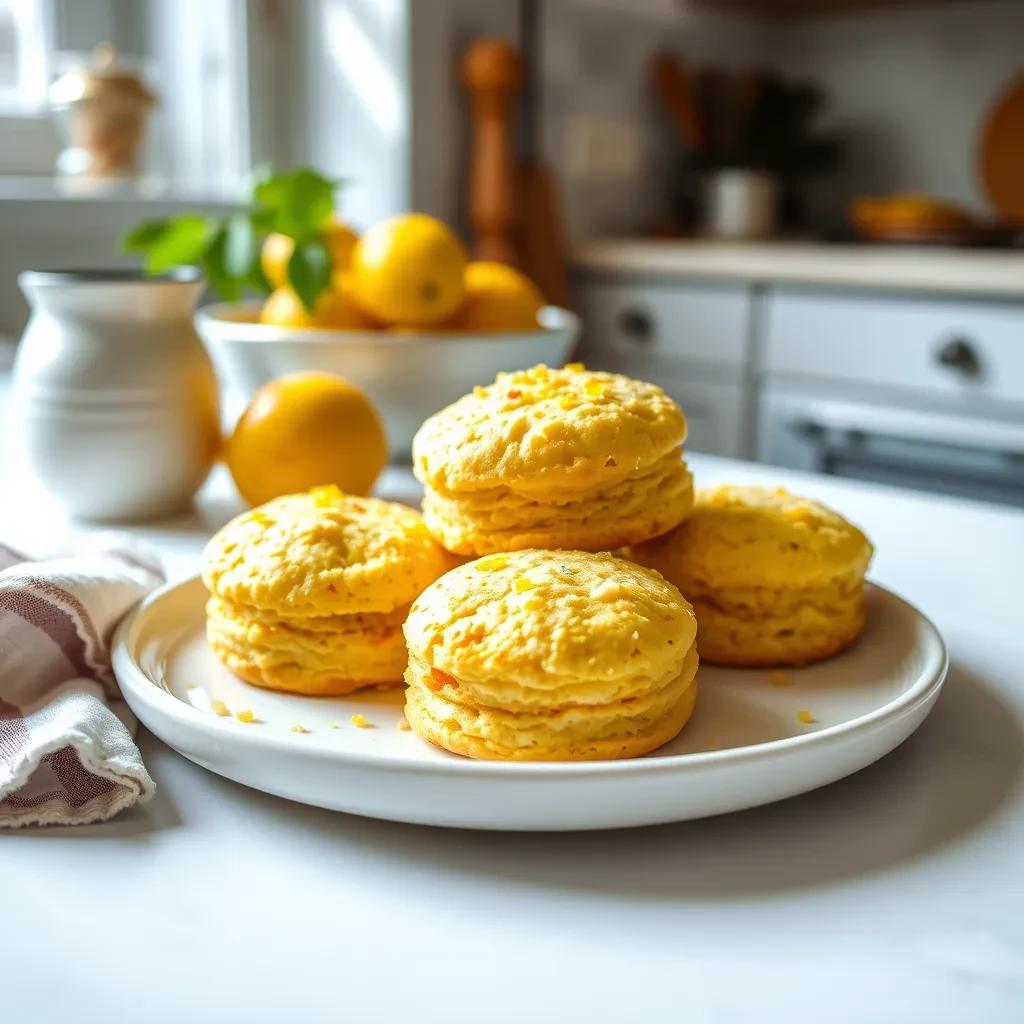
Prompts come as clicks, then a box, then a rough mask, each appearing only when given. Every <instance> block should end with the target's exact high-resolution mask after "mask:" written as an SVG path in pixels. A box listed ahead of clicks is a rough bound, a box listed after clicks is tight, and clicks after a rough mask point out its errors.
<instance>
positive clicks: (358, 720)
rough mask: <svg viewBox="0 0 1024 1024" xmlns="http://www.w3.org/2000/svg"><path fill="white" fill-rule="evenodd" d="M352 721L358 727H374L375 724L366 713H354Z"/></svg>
mask: <svg viewBox="0 0 1024 1024" xmlns="http://www.w3.org/2000/svg"><path fill="white" fill-rule="evenodd" d="M350 721H351V722H352V724H353V725H354V726H355V727H356V728H357V729H372V728H373V725H372V724H371V723H370V721H369V720H368V719H367V718H366V716H365V715H353V716H352V718H351V719H350Z"/></svg>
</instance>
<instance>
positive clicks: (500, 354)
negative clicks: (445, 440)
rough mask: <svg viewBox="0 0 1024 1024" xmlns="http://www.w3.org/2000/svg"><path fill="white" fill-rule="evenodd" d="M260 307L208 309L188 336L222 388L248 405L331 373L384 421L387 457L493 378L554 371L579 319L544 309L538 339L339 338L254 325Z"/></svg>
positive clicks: (354, 334) (413, 334) (438, 334)
mask: <svg viewBox="0 0 1024 1024" xmlns="http://www.w3.org/2000/svg"><path fill="white" fill-rule="evenodd" d="M258 315H259V303H239V304H232V305H217V306H206V307H204V308H203V309H201V310H199V312H198V313H197V314H196V328H197V330H198V331H199V334H200V336H201V337H202V339H203V341H205V342H206V345H207V348H208V349H209V350H210V354H211V356H212V357H213V360H214V363H215V364H216V366H217V369H218V371H219V372H220V374H221V375H222V377H223V378H224V380H225V382H226V383H227V384H228V385H229V387H231V388H234V389H235V390H236V391H237V392H239V393H241V395H242V396H243V397H244V398H248V397H249V396H250V395H251V394H252V393H253V392H254V391H255V390H256V389H257V388H258V387H260V386H261V385H262V384H265V383H267V381H270V380H273V379H274V378H275V377H280V376H282V374H286V373H294V372H295V371H298V370H325V371H327V372H329V373H337V374H340V375H341V376H342V377H344V378H345V379H346V380H349V381H351V382H352V383H353V384H355V385H356V386H358V387H360V388H362V389H363V390H364V391H365V392H366V393H367V394H368V395H369V396H370V398H371V399H372V400H373V401H374V403H375V404H376V406H377V408H378V409H379V410H380V414H381V416H382V417H383V418H384V423H385V426H386V427H387V432H388V442H389V444H390V446H391V455H392V459H404V458H406V457H407V456H408V452H409V448H410V445H411V444H412V437H413V434H415V433H416V431H417V430H418V429H419V426H420V424H421V423H422V422H423V421H424V420H425V419H426V418H427V417H428V416H430V415H431V414H432V413H434V412H437V410H438V409H441V408H442V407H444V406H446V405H448V404H449V403H450V402H454V401H455V399H456V398H459V397H460V396H461V395H464V394H466V393H467V392H468V391H471V390H472V389H473V387H474V386H475V385H477V384H488V383H490V382H491V381H492V380H493V379H494V376H495V374H496V373H498V371H500V370H523V369H526V368H527V367H530V366H534V365H535V364H537V363H547V364H548V365H549V366H561V365H562V364H563V363H564V362H565V360H566V358H567V357H568V355H569V353H570V351H571V350H572V347H573V345H574V344H575V342H576V338H577V336H578V334H579V326H580V324H579V318H578V317H577V316H576V315H575V314H573V313H570V312H569V311H568V310H565V309H559V308H558V307H556V306H545V307H544V308H543V309H542V310H541V311H540V314H539V316H538V320H539V322H540V324H541V327H540V328H539V329H538V330H536V331H510V332H507V333H500V334H474V333H470V332H466V331H463V332H459V333H455V332H451V333H447V332H445V331H424V332H417V331H402V332H388V331H337V330H319V329H295V328H286V327H272V326H270V325H268V324H261V323H259V322H258V319H257V318H258Z"/></svg>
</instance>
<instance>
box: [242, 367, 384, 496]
mask: <svg viewBox="0 0 1024 1024" xmlns="http://www.w3.org/2000/svg"><path fill="white" fill-rule="evenodd" d="M387 455H388V445H387V439H386V437H385V435H384V428H383V426H382V425H381V421H380V417H379V416H378V415H377V410H376V409H374V407H373V404H372V403H371V402H370V400H369V399H368V398H367V397H366V395H364V394H363V392H362V391H360V390H359V389H358V388H357V387H355V386H354V385H352V384H350V383H349V382H348V381H347V380H345V379H344V378H342V377H337V376H335V375H334V374H331V373H292V374H288V375H287V376H285V377H279V378H278V379H277V380H274V381H271V382H270V383H269V384H264V385H263V387H261V388H260V389H259V390H258V391H257V392H256V394H255V395H253V397H252V400H251V401H250V402H249V405H248V407H247V408H246V410H245V412H243V413H242V415H241V417H240V418H239V420H238V423H237V424H236V425H235V429H234V432H233V433H232V435H231V437H230V438H229V440H228V443H227V447H226V450H225V458H224V461H225V462H226V463H227V466H228V469H229V470H230V471H231V476H232V477H233V478H234V481H235V485H236V486H237V487H238V490H239V492H240V493H241V495H242V497H243V498H245V500H246V501H247V502H249V504H250V505H262V504H263V502H265V501H270V499H271V498H276V497H277V496H278V495H281V494H294V493H296V492H298V491H308V490H309V489H310V488H311V487H316V486H318V485H321V484H336V485H337V486H338V487H340V488H341V489H342V490H343V491H348V492H349V493H350V494H368V493H369V491H370V488H372V487H373V484H374V481H375V480H376V479H377V477H378V476H379V475H380V471H381V470H382V469H383V468H384V464H385V463H386V462H387Z"/></svg>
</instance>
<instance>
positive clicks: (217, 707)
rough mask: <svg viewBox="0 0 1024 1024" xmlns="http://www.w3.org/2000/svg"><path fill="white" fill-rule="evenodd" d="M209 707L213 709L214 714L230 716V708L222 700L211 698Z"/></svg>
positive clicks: (222, 716) (223, 716) (224, 716)
mask: <svg viewBox="0 0 1024 1024" xmlns="http://www.w3.org/2000/svg"><path fill="white" fill-rule="evenodd" d="M210 708H211V709H212V710H213V713H214V714H216V715H220V717H221V718H230V717H231V708H229V707H228V706H227V704H225V703H224V701H222V700H211V701H210Z"/></svg>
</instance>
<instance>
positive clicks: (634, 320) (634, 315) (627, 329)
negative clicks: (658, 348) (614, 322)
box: [619, 306, 654, 342]
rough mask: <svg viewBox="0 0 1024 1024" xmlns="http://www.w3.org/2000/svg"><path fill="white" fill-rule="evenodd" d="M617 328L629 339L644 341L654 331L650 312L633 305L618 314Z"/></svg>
mask: <svg viewBox="0 0 1024 1024" xmlns="http://www.w3.org/2000/svg"><path fill="white" fill-rule="evenodd" d="M619 330H620V331H622V333H623V334H624V335H626V337H627V338H629V339H630V340H631V341H638V342H646V341H650V340H651V335H652V334H653V333H654V323H653V322H652V320H651V315H650V313H648V312H647V311H646V310H643V309H638V308H636V307H635V306H634V307H630V308H628V309H624V310H623V311H622V312H621V313H620V314H619Z"/></svg>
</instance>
